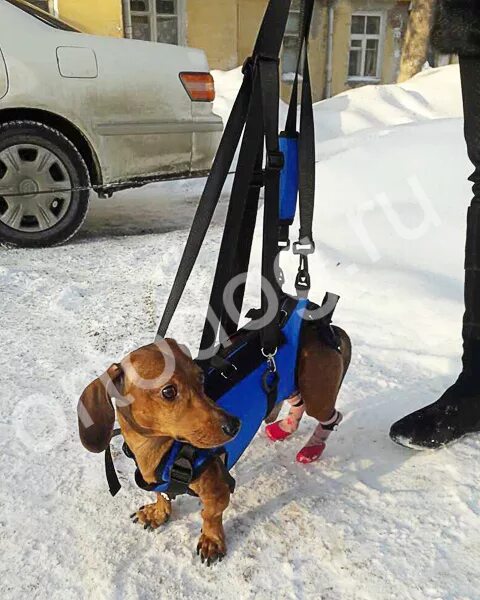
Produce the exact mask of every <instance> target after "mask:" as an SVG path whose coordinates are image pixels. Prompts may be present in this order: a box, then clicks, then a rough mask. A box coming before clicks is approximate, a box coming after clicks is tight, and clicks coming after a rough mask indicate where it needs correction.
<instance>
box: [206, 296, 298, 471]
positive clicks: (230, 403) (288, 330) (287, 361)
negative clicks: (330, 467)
mask: <svg viewBox="0 0 480 600" xmlns="http://www.w3.org/2000/svg"><path fill="white" fill-rule="evenodd" d="M307 303H308V300H306V299H301V300H300V301H299V302H298V305H297V308H296V309H295V310H294V311H293V313H292V315H291V316H290V319H289V320H288V322H287V324H286V325H285V327H284V328H283V333H284V335H285V340H286V343H285V344H284V345H283V346H282V347H281V348H280V349H279V350H278V352H277V355H276V356H275V361H276V364H277V370H278V373H279V375H280V381H279V385H278V401H279V402H281V401H282V400H285V398H287V397H288V396H290V395H291V394H292V393H293V392H295V391H296V381H295V374H296V366H297V353H298V344H299V338H300V331H301V328H302V323H303V319H302V317H303V314H304V312H305V308H306V305H307ZM266 369H267V363H266V361H265V363H264V364H263V365H262V366H261V367H260V368H259V369H257V370H255V371H253V372H252V373H250V375H248V376H247V377H246V378H245V379H243V380H242V382H241V383H240V384H239V385H237V386H235V387H234V388H232V389H231V390H230V391H229V392H227V393H226V394H225V395H224V396H222V398H220V400H219V401H218V402H217V404H218V405H219V406H221V407H222V408H224V409H225V410H226V411H227V412H229V413H231V414H232V415H235V416H236V417H238V418H239V419H240V420H241V422H242V425H241V428H240V431H239V433H238V434H237V437H236V438H235V439H234V440H232V441H231V442H229V443H228V444H226V445H225V451H226V452H227V468H228V469H231V468H232V467H233V466H234V465H235V463H236V462H237V461H238V459H239V458H240V457H241V456H242V454H243V453H244V452H245V450H246V449H247V447H248V445H249V444H250V442H251V441H252V439H253V438H254V437H255V434H256V433H257V431H258V429H259V428H260V426H261V424H262V422H263V420H264V418H265V413H266V411H267V396H266V394H265V392H264V391H263V388H262V376H263V374H264V373H265V370H266Z"/></svg>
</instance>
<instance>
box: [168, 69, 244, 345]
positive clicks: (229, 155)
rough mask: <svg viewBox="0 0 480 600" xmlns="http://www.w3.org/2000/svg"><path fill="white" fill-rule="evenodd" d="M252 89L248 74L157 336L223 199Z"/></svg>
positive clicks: (176, 301)
mask: <svg viewBox="0 0 480 600" xmlns="http://www.w3.org/2000/svg"><path fill="white" fill-rule="evenodd" d="M251 90H252V81H251V78H250V77H249V76H248V75H247V76H245V77H244V79H243V83H242V86H241V88H240V91H239V93H238V96H237V98H236V100H235V103H234V105H233V108H232V112H231V113H230V117H229V119H228V121H227V125H226V126H225V132H224V134H223V137H222V140H221V142H220V145H219V147H218V151H217V154H216V156H215V160H214V161H213V165H212V170H211V171H210V174H209V176H208V179H207V182H206V184H205V189H204V191H203V194H202V197H201V198H200V202H199V204H198V208H197V211H196V213H195V217H194V219H193V223H192V227H191V229H190V233H189V236H188V240H187V243H186V245H185V249H184V251H183V255H182V259H181V261H180V265H179V267H178V271H177V274H176V276H175V281H174V283H173V286H172V289H171V291H170V296H169V298H168V301H167V304H166V307H165V310H164V313H163V316H162V319H161V322H160V326H159V328H158V335H159V336H160V337H164V336H165V334H166V332H167V329H168V327H169V325H170V322H171V320H172V318H173V315H174V313H175V310H176V309H177V306H178V303H179V302H180V299H181V297H182V294H183V292H184V290H185V286H186V285H187V282H188V278H189V277H190V274H191V272H192V270H193V267H194V266H195V262H196V260H197V257H198V254H199V253H200V249H201V247H202V243H203V241H204V239H205V236H206V234H207V231H208V228H209V226H210V223H211V221H212V217H213V213H214V212H215V208H216V207H217V204H218V201H219V199H220V195H221V193H222V189H223V186H224V185H225V181H226V179H227V176H228V173H229V171H230V167H231V165H232V162H233V158H234V156H235V151H236V149H237V146H238V143H239V141H240V137H241V135H242V131H243V127H244V125H245V120H246V118H247V112H248V107H249V104H250V96H251Z"/></svg>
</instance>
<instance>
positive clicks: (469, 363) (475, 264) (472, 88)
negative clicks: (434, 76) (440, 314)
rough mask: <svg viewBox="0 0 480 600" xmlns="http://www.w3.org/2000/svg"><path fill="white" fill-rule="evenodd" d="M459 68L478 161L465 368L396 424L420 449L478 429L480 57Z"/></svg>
mask: <svg viewBox="0 0 480 600" xmlns="http://www.w3.org/2000/svg"><path fill="white" fill-rule="evenodd" d="M460 73H461V79H462V91H463V104H464V112H465V140H466V142H467V149H468V155H469V157H470V160H471V161H472V163H473V165H474V167H475V170H474V172H473V174H472V175H471V177H470V180H471V181H472V182H473V193H474V197H473V200H472V203H471V205H470V208H469V210H468V216H467V243H466V250H465V316H464V320H463V342H464V343H463V348H464V353H463V371H462V373H461V375H460V377H459V379H458V380H457V382H456V383H455V384H454V385H453V386H452V387H451V388H449V389H448V390H447V391H446V392H445V394H444V395H443V396H442V397H441V398H440V399H439V400H438V401H437V402H435V403H434V404H431V405H430V406H427V407H425V408H423V409H421V410H419V411H416V412H414V413H413V414H411V415H408V416H406V417H404V418H403V419H401V420H400V421H398V422H397V423H395V424H394V425H393V426H392V428H391V431H390V437H391V438H392V440H393V441H395V442H397V443H399V444H402V445H404V446H408V447H411V448H416V449H424V448H439V447H441V446H444V445H446V444H449V443H451V442H454V441H456V440H458V439H460V438H461V437H463V436H464V435H465V434H467V433H474V432H478V431H480V57H461V58H460Z"/></svg>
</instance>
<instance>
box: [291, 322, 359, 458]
mask: <svg viewBox="0 0 480 600" xmlns="http://www.w3.org/2000/svg"><path fill="white" fill-rule="evenodd" d="M335 332H336V334H337V336H338V338H339V342H340V348H339V351H338V350H335V349H333V348H332V347H331V346H330V345H329V344H327V343H326V342H324V341H323V340H322V339H321V337H320V336H319V335H318V333H317V332H316V330H315V329H314V328H311V329H309V330H307V331H306V333H305V337H304V344H303V347H302V350H301V354H300V360H299V367H298V380H299V388H300V393H301V395H302V398H303V401H304V403H305V410H306V412H307V414H308V415H309V416H311V417H314V418H315V419H317V421H319V424H318V426H317V428H316V429H315V432H314V434H313V435H312V437H311V438H310V439H309V440H308V442H307V443H306V445H305V446H304V447H303V448H302V449H301V450H300V452H299V453H298V454H297V461H298V462H301V463H310V462H314V461H316V460H318V459H319V458H320V457H321V455H322V453H323V451H324V450H325V446H326V442H327V439H328V437H329V436H330V434H331V433H332V431H334V430H335V429H336V428H337V427H338V425H339V424H340V422H341V420H342V415H341V414H340V413H339V412H338V411H337V410H336V408H335V406H336V402H337V397H338V393H339V391H340V387H341V385H342V382H343V379H344V377H345V374H346V372H347V370H348V366H349V364H350V358H351V343H350V339H349V337H348V335H347V334H346V333H345V332H344V331H343V330H341V329H339V328H336V329H335Z"/></svg>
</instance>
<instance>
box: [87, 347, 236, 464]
mask: <svg viewBox="0 0 480 600" xmlns="http://www.w3.org/2000/svg"><path fill="white" fill-rule="evenodd" d="M112 398H116V399H117V410H118V411H119V412H120V414H121V415H122V416H123V417H124V419H125V420H126V421H127V423H128V424H129V425H130V426H131V427H132V429H134V430H135V431H136V432H137V433H139V434H141V435H144V436H145V437H167V438H173V439H175V440H179V441H185V442H188V443H190V444H192V445H193V446H195V447H197V448H215V447H218V446H222V445H223V444H225V443H227V442H229V441H230V440H232V439H233V438H234V437H235V435H236V434H237V433H238V430H239V428H240V421H239V420H238V419H237V418H236V417H234V416H232V415H229V414H228V413H226V412H225V411H224V410H222V409H221V408H219V407H218V406H216V405H215V404H214V402H213V401H212V400H211V399H210V398H208V396H206V394H205V392H204V389H203V371H202V370H201V369H200V367H198V365H197V364H196V363H195V362H194V361H193V360H192V358H191V356H190V355H189V353H188V351H187V350H186V349H185V348H184V347H181V346H179V345H178V344H177V343H176V342H175V341H174V340H171V339H169V340H161V341H160V342H158V343H155V344H150V345H148V346H144V347H143V348H140V349H139V350H136V351H135V352H132V353H131V354H129V355H128V356H126V357H125V358H124V359H123V360H122V361H121V363H120V364H114V365H112V366H111V367H110V368H109V369H108V370H107V371H106V372H105V373H104V374H103V375H102V376H101V377H99V378H98V379H96V380H95V381H93V382H92V383H91V384H90V385H89V386H88V387H87V388H86V389H85V390H84V392H83V394H82V396H81V397H80V401H79V403H78V424H79V432H80V439H81V441H82V443H83V445H84V446H85V448H87V450H90V452H102V451H103V450H105V449H106V448H107V447H108V444H109V443H110V439H111V436H112V431H113V425H114V421H115V410H114V408H113V404H112V400H111V399H112Z"/></svg>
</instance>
